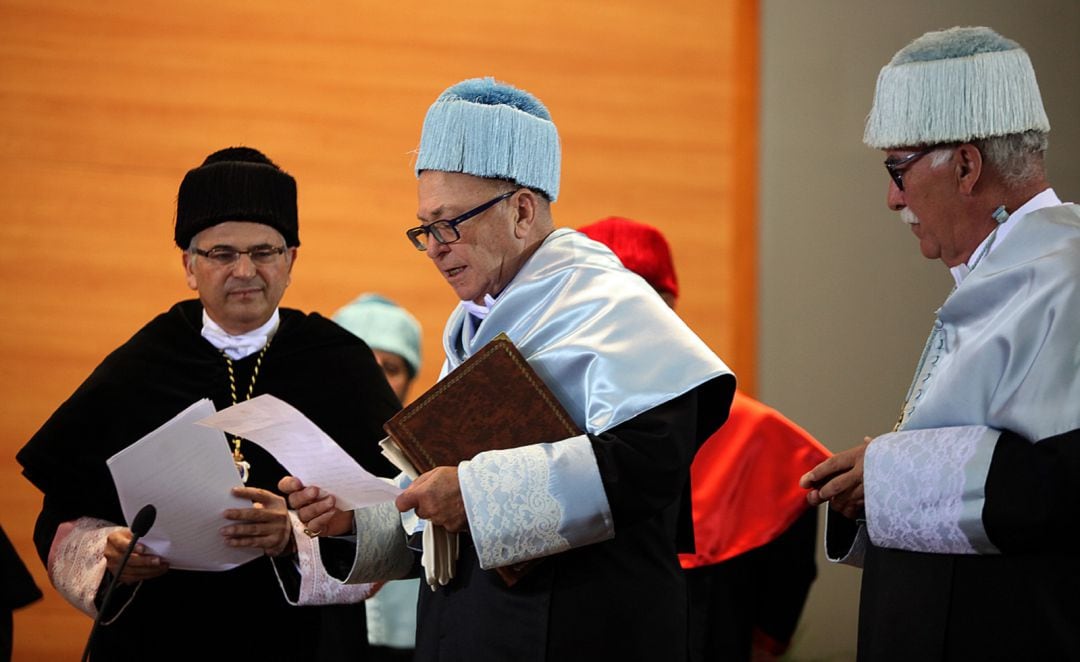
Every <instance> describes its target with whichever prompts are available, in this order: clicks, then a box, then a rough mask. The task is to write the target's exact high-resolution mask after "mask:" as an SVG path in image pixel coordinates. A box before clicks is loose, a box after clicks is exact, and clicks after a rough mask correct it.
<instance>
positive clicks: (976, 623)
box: [801, 27, 1080, 660]
mask: <svg viewBox="0 0 1080 662" xmlns="http://www.w3.org/2000/svg"><path fill="white" fill-rule="evenodd" d="M1074 64H1075V63H1074ZM1070 119H1071V118H1070ZM1049 131H1050V122H1049V119H1048V118H1047V116H1046V111H1045V110H1044V109H1043V103H1042V96H1041V94H1040V92H1039V85H1038V83H1037V82H1036V80H1035V71H1034V68H1033V67H1032V65H1031V60H1030V59H1029V58H1028V55H1027V52H1025V51H1024V49H1023V48H1021V47H1020V45H1019V44H1017V43H1016V42H1015V41H1013V40H1011V39H1007V38H1005V37H1003V36H1001V35H1000V34H998V33H997V32H995V31H993V30H991V29H990V28H986V27H955V28H952V29H949V30H943V31H935V32H928V33H926V34H924V35H922V36H921V37H919V38H918V39H916V40H914V41H912V42H911V43H910V44H908V45H907V46H905V47H904V48H902V49H900V51H898V52H897V53H896V55H895V56H894V57H893V58H892V60H891V61H890V62H889V63H888V64H887V65H885V67H883V68H882V69H881V72H880V73H879V74H878V79H877V88H876V91H875V95H874V104H873V107H872V109H871V110H870V114H869V116H868V117H867V120H866V130H865V133H864V134H863V142H865V143H866V144H867V146H869V147H872V148H874V149H880V150H883V152H884V156H885V169H886V171H887V172H888V176H889V178H888V180H886V181H887V189H886V203H887V204H888V206H889V209H891V210H893V211H895V212H897V213H898V215H899V218H900V220H901V221H903V222H904V223H905V224H907V226H908V227H909V228H910V230H911V232H912V233H913V234H914V235H915V238H916V239H917V240H918V243H919V250H920V252H921V253H922V254H923V257H925V258H927V259H934V260H941V262H942V263H944V265H945V266H946V267H947V268H948V269H949V271H950V272H951V273H952V276H953V279H954V280H955V282H956V287H955V288H954V289H953V291H952V292H951V293H950V294H949V295H948V297H947V298H946V299H945V303H944V304H942V305H941V307H940V308H939V309H938V310H937V313H936V319H935V320H934V324H933V327H932V328H931V330H930V336H929V338H927V341H926V345H925V346H924V349H923V354H922V357H921V358H920V359H919V361H918V363H917V366H916V368H915V374H914V377H913V379H912V382H911V387H910V388H909V389H908V393H907V397H906V398H905V401H904V403H903V406H902V408H901V411H900V415H899V419H898V421H897V423H896V426H895V428H894V432H892V433H887V434H882V435H879V436H876V437H874V438H872V439H871V438H869V437H867V438H866V440H865V441H864V442H863V443H859V444H857V445H856V446H855V447H854V448H852V449H850V450H847V451H844V452H842V453H838V454H836V455H835V456H833V457H832V458H830V459H829V460H826V461H825V462H823V463H822V464H821V465H820V466H818V467H816V468H814V469H813V470H812V471H810V472H808V473H807V475H806V476H804V477H803V479H802V481H801V484H802V486H803V487H804V488H806V489H807V490H808V492H807V498H808V499H809V500H810V502H811V503H812V504H814V505H817V504H820V503H824V502H828V503H829V508H828V511H827V512H828V519H827V524H826V550H827V552H828V553H829V556H830V559H831V560H836V561H842V562H847V563H852V564H854V565H859V566H861V567H862V568H863V575H862V593H861V596H860V600H859V641H858V654H859V657H860V659H864V660H1078V659H1080V627H1078V624H1080V572H1078V571H1077V556H1076V550H1077V548H1078V544H1080V533H1078V531H1080V527H1078V526H1077V522H1080V499H1078V498H1077V485H1080V206H1077V205H1075V204H1069V203H1062V201H1061V200H1060V199H1059V198H1058V196H1057V194H1056V193H1055V191H1054V189H1053V188H1051V187H1050V184H1049V182H1048V181H1047V173H1046V167H1045V162H1044V153H1045V151H1046V148H1047V134H1048V132H1049ZM853 378H857V376H853Z"/></svg>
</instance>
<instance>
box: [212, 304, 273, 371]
mask: <svg viewBox="0 0 1080 662" xmlns="http://www.w3.org/2000/svg"><path fill="white" fill-rule="evenodd" d="M202 319H203V328H202V337H203V338H206V339H207V340H208V341H209V342H210V344H211V345H213V346H214V347H216V348H218V349H219V350H221V351H222V352H225V355H226V356H228V357H229V358H230V359H232V360H234V361H239V360H240V359H242V358H244V357H245V356H251V355H252V354H254V353H255V352H257V351H259V350H260V349H262V348H263V347H264V346H265V345H266V343H267V342H269V341H270V338H272V337H273V336H274V333H275V332H276V331H277V328H278V323H279V322H280V321H281V316H280V315H279V314H278V309H277V308H275V309H274V314H273V315H271V316H270V319H268V320H267V321H266V323H265V324H263V325H262V326H260V327H259V328H257V329H253V330H251V331H248V332H247V333H241V334H240V335H238V336H234V335H231V334H229V332H228V331H226V330H225V329H223V328H221V326H220V325H219V324H218V323H217V322H215V321H214V320H212V319H210V315H208V314H207V313H206V309H205V308H204V309H203V314H202Z"/></svg>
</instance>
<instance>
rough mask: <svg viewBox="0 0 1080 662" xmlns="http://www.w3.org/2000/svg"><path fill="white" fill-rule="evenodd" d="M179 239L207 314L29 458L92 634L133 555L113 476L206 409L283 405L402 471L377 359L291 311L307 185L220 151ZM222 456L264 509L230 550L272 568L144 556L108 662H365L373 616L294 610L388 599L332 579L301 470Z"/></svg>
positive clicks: (352, 608) (107, 365)
mask: <svg viewBox="0 0 1080 662" xmlns="http://www.w3.org/2000/svg"><path fill="white" fill-rule="evenodd" d="M173 239H174V241H175V242H176V245H177V247H178V248H179V250H180V251H181V253H180V258H181V263H182V265H183V273H184V278H185V280H186V281H187V284H188V286H189V287H190V288H191V289H192V290H194V291H196V292H197V293H198V299H192V300H187V301H181V302H179V303H177V304H175V305H173V306H172V308H170V309H169V310H168V311H167V312H165V313H162V314H161V315H159V316H157V317H156V318H154V319H153V320H152V321H150V322H149V323H148V324H147V325H146V326H144V327H143V328H142V329H141V330H139V331H138V332H137V333H136V334H135V335H134V336H133V337H132V338H131V339H130V340H128V341H127V342H126V343H124V344H123V345H122V346H120V347H119V348H118V349H116V350H115V351H113V352H112V353H111V354H110V355H109V356H108V357H106V358H105V360H104V361H103V362H102V363H101V365H99V366H98V367H97V369H96V370H94V372H93V373H92V374H91V375H90V377H88V378H87V380H86V381H85V382H83V384H82V385H81V386H79V388H78V389H77V390H76V391H75V393H74V394H72V396H71V397H70V398H68V400H67V401H66V402H64V403H63V404H62V405H61V406H60V407H59V408H58V409H57V410H56V412H54V413H53V415H52V416H51V417H50V418H49V420H48V421H46V422H45V424H44V425H43V426H42V427H41V429H40V430H39V431H38V432H37V433H36V434H35V435H34V436H33V437H32V438H31V439H30V441H29V442H28V443H27V444H26V446H25V447H23V449H22V450H21V451H19V454H18V460H19V462H20V463H22V465H23V474H24V475H25V476H26V477H27V478H28V479H29V480H30V481H31V482H32V483H33V484H34V485H35V486H37V487H38V488H39V489H40V490H41V491H42V492H43V493H44V503H43V506H42V510H41V514H40V515H39V516H38V520H37V526H36V528H35V531H34V541H35V543H36V544H37V548H38V554H39V555H40V556H41V560H42V562H44V563H45V564H46V567H47V568H48V570H49V578H50V580H52V582H53V585H54V586H55V587H56V589H57V591H58V592H59V593H60V594H61V595H63V596H64V598H65V599H67V600H68V601H69V602H71V603H72V604H73V605H74V606H75V607H77V608H78V609H80V610H82V611H83V612H85V613H86V614H87V615H89V616H91V617H93V616H95V615H96V614H97V612H98V608H99V600H100V598H101V597H102V595H103V592H104V590H105V588H106V587H107V586H108V585H109V583H110V582H111V580H112V578H113V577H114V576H116V575H117V572H118V568H119V562H120V558H121V557H122V556H123V553H124V551H125V550H126V549H127V548H128V546H129V544H130V541H131V538H132V534H131V531H130V529H129V528H128V527H126V526H124V525H123V524H122V523H123V522H124V514H123V512H122V511H121V508H120V501H119V498H118V497H117V494H116V488H115V486H114V484H113V481H112V477H111V475H110V473H109V470H108V467H107V466H106V461H107V460H108V458H109V457H111V456H112V455H114V454H115V453H117V452H119V451H121V450H123V449H125V448H127V447H129V446H130V445H132V444H134V443H135V442H137V441H138V440H139V439H140V438H142V437H143V436H144V435H146V434H147V433H149V432H151V431H152V430H154V429H155V428H157V427H158V426H160V425H161V424H162V423H165V422H166V421H168V420H170V419H171V418H173V417H174V416H175V415H176V414H177V413H179V412H180V411H183V410H184V409H186V408H187V407H189V406H190V405H191V404H192V403H193V402H196V401H198V400H200V399H202V398H209V399H211V400H212V401H213V403H214V405H215V407H216V408H217V409H219V410H220V409H224V408H226V407H228V406H230V405H232V404H235V403H237V402H238V401H239V400H240V399H247V398H250V397H252V396H254V395H259V394H262V393H270V394H273V395H274V396H276V397H278V398H280V399H282V400H284V401H286V402H288V403H289V404H291V405H292V406H294V407H296V408H297V409H299V410H300V411H301V412H303V413H304V414H305V415H306V416H307V417H308V418H310V419H311V420H312V421H314V422H315V424H316V425H318V426H319V428H321V429H322V430H323V431H325V432H326V433H327V434H328V435H330V436H331V437H332V438H333V439H335V440H337V442H338V443H340V444H341V445H342V447H343V448H344V449H345V450H346V451H347V452H348V453H350V454H351V455H352V456H353V458H355V459H356V460H357V462H359V463H360V464H362V465H363V466H365V467H366V468H367V469H368V470H369V471H371V472H373V473H376V474H382V475H393V472H394V469H393V466H392V465H390V464H389V463H388V462H386V460H385V459H384V458H383V457H382V456H381V455H380V453H379V447H378V441H379V439H381V438H382V423H383V421H385V420H386V419H387V418H389V417H390V416H392V415H393V414H394V413H396V412H397V411H398V409H400V404H399V403H398V401H397V398H395V397H394V394H393V393H392V392H391V391H390V388H389V387H388V386H387V384H386V380H385V379H384V378H383V376H382V372H381V371H380V370H379V366H378V365H377V364H376V363H375V359H374V357H373V356H372V354H371V351H370V350H369V349H368V348H367V346H366V345H364V343H363V341H361V340H359V339H358V338H356V337H355V336H353V335H352V334H350V333H348V332H347V331H345V330H343V329H342V328H341V327H339V326H337V325H336V324H334V323H333V322H331V321H330V320H327V319H325V318H323V317H320V316H319V315H315V314H311V315H309V314H305V313H302V312H300V311H299V310H293V309H289V308H283V307H279V305H278V304H279V303H280V301H281V299H282V297H283V296H284V294H285V290H286V288H287V287H288V286H289V283H290V282H291V280H292V273H293V266H294V265H295V264H296V260H297V256H298V254H299V245H300V231H299V219H298V215H297V205H296V181H295V180H294V179H293V177H292V176H291V175H289V174H288V173H287V172H285V171H284V170H282V169H281V168H279V167H278V166H277V164H275V163H274V162H273V161H271V160H270V159H269V158H267V156H266V155H265V154H263V153H262V152H260V151H258V150H256V149H252V148H250V147H230V148H226V149H222V150H218V151H216V152H214V153H213V154H211V155H209V156H208V157H207V158H206V159H205V160H204V161H203V162H202V164H201V165H199V166H198V167H196V168H193V169H191V170H189V171H188V172H187V174H186V175H185V176H184V179H183V181H182V182H181V183H180V188H179V192H178V195H177V209H176V224H175V228H174V233H173ZM120 261H121V262H123V260H122V259H121V260H120ZM123 285H124V284H118V286H123ZM222 444H227V446H226V447H227V448H228V449H229V450H230V451H231V452H232V455H233V460H234V462H235V463H236V467H237V470H238V472H239V473H240V476H241V479H242V480H243V481H244V482H245V484H246V486H245V487H240V488H236V489H234V490H233V494H235V495H236V496H239V497H241V498H244V499H250V500H251V501H252V502H253V507H251V508H237V509H229V510H226V511H225V513H224V516H225V518H226V519H227V520H232V522H231V523H230V524H228V525H227V526H224V527H223V528H222V536H223V537H224V540H225V543H226V544H228V545H232V546H237V547H250V548H254V549H257V550H261V551H262V552H263V553H264V554H263V556H262V557H259V558H256V559H254V560H252V561H249V562H248V563H245V564H243V565H240V566H238V567H236V568H233V569H231V570H227V571H222V572H196V571H188V570H181V569H177V568H170V567H169V564H168V559H167V556H166V557H162V556H157V555H154V554H151V553H149V552H148V550H147V548H146V547H145V546H144V545H142V544H141V543H140V544H138V545H137V546H136V547H135V553H134V554H133V555H132V556H131V561H130V563H129V564H128V565H127V567H126V568H125V569H124V572H123V573H122V574H119V576H117V577H116V579H117V581H119V582H120V588H121V590H120V591H118V592H117V593H116V594H115V595H114V597H115V598H116V599H114V600H113V602H112V603H111V605H110V606H111V607H113V608H111V609H110V612H109V613H107V614H103V615H102V616H103V619H102V623H103V627H101V629H100V630H99V631H98V635H99V636H98V638H96V639H95V643H94V646H93V647H92V649H91V654H92V656H93V659H100V660H153V659H161V658H162V657H167V658H169V659H189V660H198V659H252V660H260V662H265V661H268V660H351V659H354V658H355V657H356V652H355V651H356V649H357V648H359V647H360V646H363V647H366V646H367V636H366V634H365V633H364V631H363V629H364V624H363V609H362V607H358V606H356V605H344V606H339V605H336V604H335V605H331V606H316V607H311V608H309V607H304V608H294V607H293V606H292V605H295V604H305V605H323V604H327V603H339V602H358V601H359V600H362V599H363V598H364V597H366V596H367V595H368V594H370V592H371V589H372V588H373V587H372V586H371V585H366V586H365V585H359V586H356V587H352V588H351V589H350V588H349V587H343V586H341V585H340V584H339V583H337V582H335V581H333V580H332V578H330V577H327V576H326V575H325V573H321V572H320V571H321V569H322V565H321V564H319V563H318V562H317V554H318V541H317V540H315V539H314V538H313V537H311V536H312V534H313V533H317V532H315V531H313V530H311V529H308V528H307V527H304V526H303V525H302V524H301V523H300V522H299V521H298V520H297V519H296V518H295V517H294V516H293V515H291V514H290V513H289V512H288V510H287V508H286V504H285V500H284V499H283V498H282V497H281V496H280V495H279V494H277V493H276V486H277V482H278V480H279V479H281V478H282V477H283V476H284V475H285V468H284V467H282V466H281V465H280V464H278V462H277V460H275V459H274V457H273V456H271V455H270V454H269V453H267V452H266V451H265V450H263V449H262V448H260V447H259V446H258V445H256V444H253V443H251V442H249V441H246V440H244V439H240V438H235V437H230V438H229V440H228V441H226V440H225V439H222ZM222 496H224V495H222ZM158 506H159V508H160V507H161V504H158ZM313 559H316V560H315V561H314V562H313ZM298 571H299V572H298Z"/></svg>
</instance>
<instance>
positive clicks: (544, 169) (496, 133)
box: [416, 78, 562, 201]
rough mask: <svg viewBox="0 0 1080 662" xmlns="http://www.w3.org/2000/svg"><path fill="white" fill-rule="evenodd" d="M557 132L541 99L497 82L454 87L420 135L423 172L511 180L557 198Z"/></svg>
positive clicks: (484, 80)
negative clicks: (463, 174) (430, 171)
mask: <svg viewBox="0 0 1080 662" xmlns="http://www.w3.org/2000/svg"><path fill="white" fill-rule="evenodd" d="M561 161H562V156H561V151H560V148H559V132H558V130H557V129H556V128H555V124H554V122H552V121H551V114H550V113H549V112H548V110H547V108H545V107H544V104H542V103H540V100H539V99H537V98H536V97H534V96H533V95H531V94H529V93H528V92H526V91H524V90H519V89H517V88H515V87H513V86H511V85H508V84H506V83H501V82H499V81H496V80H495V79H494V78H470V79H469V80H463V81H461V82H460V83H458V84H457V85H453V86H451V87H449V88H447V90H446V91H445V92H443V93H442V94H440V95H439V98H438V99H436V100H435V103H433V104H431V108H429V109H428V112H427V116H426V117H425V118H424V129H423V131H422V132H421V134H420V153H419V154H418V155H417V158H416V174H417V176H419V175H420V172H421V171H423V170H441V171H443V172H461V173H465V174H468V175H475V176H477V177H486V178H497V179H512V180H514V181H515V182H517V183H518V184H520V185H522V186H525V187H528V188H533V189H538V190H540V191H543V192H544V193H546V194H547V196H548V197H549V198H550V199H551V200H552V201H554V200H555V199H556V198H558V197H559V167H560V163H561Z"/></svg>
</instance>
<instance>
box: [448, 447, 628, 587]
mask: <svg viewBox="0 0 1080 662" xmlns="http://www.w3.org/2000/svg"><path fill="white" fill-rule="evenodd" d="M458 477H459V480H460V482H461V495H462V499H463V500H464V502H465V512H466V515H467V516H468V519H469V530H470V532H471V534H472V539H473V543H474V545H475V546H476V552H477V556H478V557H479V560H480V567H481V568H484V569H491V568H498V567H502V566H506V565H511V564H514V563H520V562H522V561H527V560H529V559H534V558H539V557H543V556H550V555H552V554H557V553H559V552H563V551H566V550H568V549H573V548H575V547H581V546H583V545H589V544H592V543H596V542H600V541H603V540H608V539H609V538H612V537H614V535H615V527H614V523H613V521H612V518H611V508H610V506H609V505H608V500H607V495H606V494H605V493H604V486H603V483H602V481H601V480H600V470H599V468H598V467H597V464H596V455H595V454H594V453H593V450H592V443H591V442H590V441H589V438H588V436H586V435H579V436H577V437H571V438H569V439H564V440H562V441H558V442H555V443H550V444H534V445H531V446H522V447H520V448H512V449H508V450H501V451H488V452H485V453H480V454H479V455H477V456H476V457H474V458H473V459H472V460H471V461H468V462H462V463H461V464H460V465H459V466H458Z"/></svg>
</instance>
